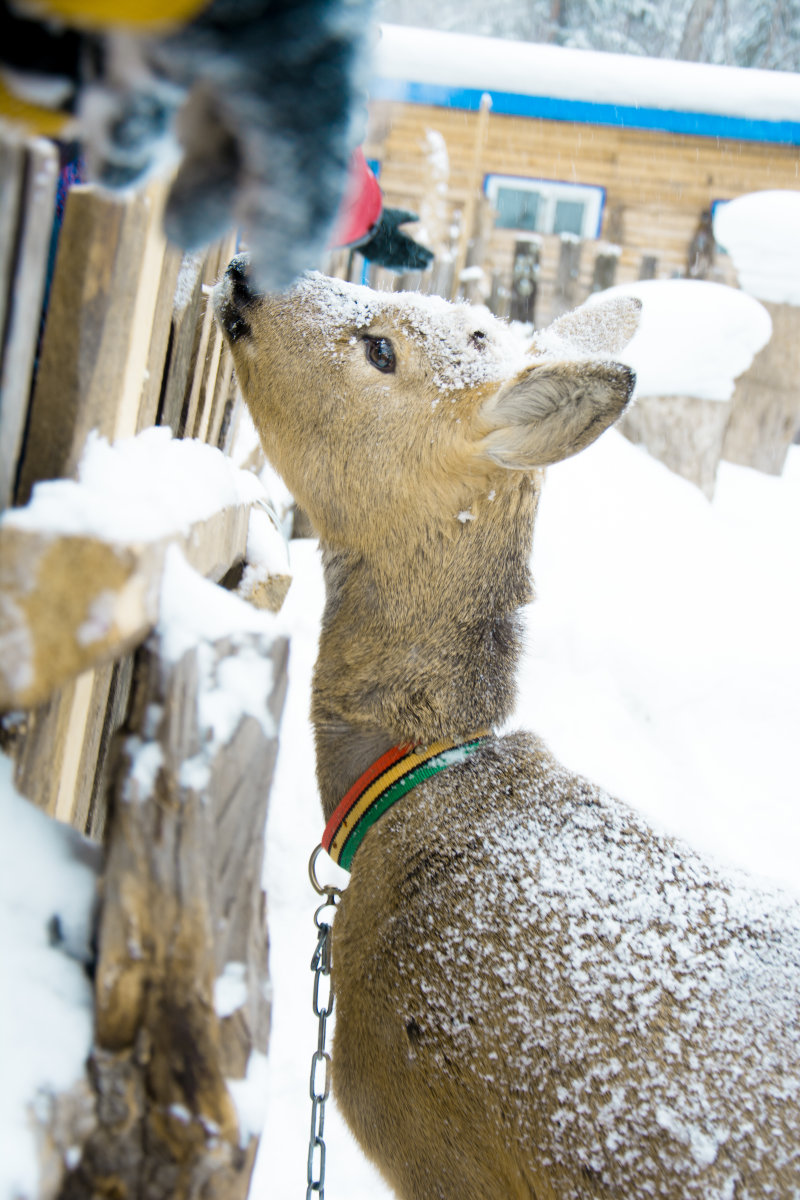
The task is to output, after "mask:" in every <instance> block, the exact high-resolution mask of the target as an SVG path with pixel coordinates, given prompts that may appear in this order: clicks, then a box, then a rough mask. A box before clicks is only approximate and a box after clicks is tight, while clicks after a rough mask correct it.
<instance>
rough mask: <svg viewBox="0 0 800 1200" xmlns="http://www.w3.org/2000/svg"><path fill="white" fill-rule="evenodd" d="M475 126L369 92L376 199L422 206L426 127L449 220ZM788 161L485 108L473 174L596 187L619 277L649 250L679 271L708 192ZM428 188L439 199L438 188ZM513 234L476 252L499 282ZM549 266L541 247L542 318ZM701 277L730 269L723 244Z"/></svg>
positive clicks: (454, 112)
mask: <svg viewBox="0 0 800 1200" xmlns="http://www.w3.org/2000/svg"><path fill="white" fill-rule="evenodd" d="M476 132H477V115H476V114H475V113H470V112H466V111H463V110H459V109H449V108H439V107H433V106H429V105H416V104H399V103H390V102H388V101H381V102H378V103H376V104H374V105H373V108H372V112H371V126H370V135H369V138H368V142H367V153H368V154H369V155H370V156H371V157H374V158H376V159H378V160H379V161H380V164H381V176H380V178H381V186H382V187H383V189H384V192H385V195H386V199H387V203H389V204H392V205H397V206H399V207H405V208H409V209H412V210H413V211H416V212H421V211H424V210H425V208H426V206H428V207H429V206H430V204H431V203H432V196H431V191H430V183H431V176H432V166H431V157H432V149H431V144H432V143H431V134H433V135H434V138H435V141H436V144H437V145H438V147H439V148H438V151H437V153H438V158H439V161H441V159H442V157H444V156H445V155H446V160H447V162H448V164H449V169H448V175H447V197H448V211H449V216H450V223H452V222H453V221H454V220H455V221H457V217H458V213H459V212H460V211H461V210H463V208H464V206H465V203H466V199H467V190H468V185H469V179H470V176H471V172H472V170H473V162H474V153H475V144H476ZM443 148H444V149H443ZM798 161H799V156H798V149H797V147H795V146H780V145H767V144H762V143H756V142H734V141H730V140H726V139H714V138H708V137H689V136H678V135H676V134H670V133H660V132H655V131H653V132H651V131H645V130H630V129H619V128H610V127H605V126H599V125H588V124H578V123H574V122H569V121H546V120H541V119H533V118H522V117H511V116H503V115H497V114H494V113H491V114H490V115H489V118H488V132H487V135H486V139H485V143H484V146H483V150H482V154H481V169H482V174H483V175H486V174H489V173H492V174H504V175H520V176H526V177H528V178H537V179H551V180H561V181H566V182H570V183H583V184H592V185H596V186H599V187H603V188H605V191H606V201H605V206H604V212H603V224H602V229H601V233H600V243H601V246H602V243H609V244H611V245H613V246H617V247H619V250H620V253H619V261H618V268H617V274H616V282H619V283H622V282H626V281H629V280H634V279H638V278H639V277H640V269H641V264H642V259H643V258H648V259H654V260H655V278H659V279H668V278H671V277H673V276H674V275H683V274H684V273H685V270H686V262H687V253H688V248H689V243H690V241H691V239H692V236H693V234H694V232H695V230H696V228H697V225H698V222H699V219H700V214H701V213H702V212H703V210H704V209H707V208H709V207H710V206H711V204H712V202H713V201H715V200H730V199H733V198H734V197H735V196H739V195H742V194H744V193H745V192H750V191H758V190H761V189H765V188H794V187H796V186H797V170H798ZM438 182H440V181H438ZM434 198H435V199H437V202H438V203H439V205H440V206H441V191H440V192H439V193H438V197H434ZM442 223H443V222H442V221H441V219H440V222H439V224H440V225H441V224H442ZM444 225H445V226H446V225H447V222H444ZM517 237H519V233H518V232H517V231H514V230H495V231H494V232H493V234H492V236H491V238H490V239H489V241H488V244H487V251H486V258H485V262H484V268H485V272H486V276H487V279H490V278H491V277H492V275H493V273H494V272H496V271H499V272H500V273H501V274H502V275H503V282H504V284H505V285H506V286H508V285H509V284H510V270H511V264H512V261H513V243H514V241H515V239H516V238H517ZM439 248H440V247H438V246H435V247H434V249H439ZM597 248H598V246H597V243H593V244H592V249H590V251H589V255H590V257H589V258H586V261H585V264H583V265H582V266H581V280H582V284H581V288H582V289H583V288H585V289H586V294H588V291H589V290H591V278H592V274H591V269H590V268H591V267H592V266H593V260H594V257H596V250H597ZM585 255H586V251H584V256H585ZM556 274H557V266H556V267H553V265H552V254H551V255H548V254H547V253H546V252H545V253H544V255H543V260H542V274H541V285H542V288H543V291H544V294H543V298H542V319H541V321H540V323H542V324H544V323H546V322H547V320H549V319H550V313H549V311H547V307H546V304H545V303H544V300H545V297H546V293H547V289H548V286H555V275H556ZM709 278H713V279H715V280H716V281H718V282H723V283H733V282H734V281H735V275H734V272H733V269H732V266H731V264H730V261H729V260H728V258H727V256H726V255H718V257H717V264H716V270H715V273H714V274H713V275H711V276H709ZM554 315H557V314H554Z"/></svg>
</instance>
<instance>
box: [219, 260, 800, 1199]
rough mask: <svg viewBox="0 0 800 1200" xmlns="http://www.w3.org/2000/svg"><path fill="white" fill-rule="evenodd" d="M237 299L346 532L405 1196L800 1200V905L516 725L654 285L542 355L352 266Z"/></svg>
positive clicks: (236, 332) (386, 1118) (268, 447)
mask: <svg viewBox="0 0 800 1200" xmlns="http://www.w3.org/2000/svg"><path fill="white" fill-rule="evenodd" d="M214 307H215V313H216V317H217V320H218V322H219V324H220V326H221V328H222V330H223V333H224V336H225V338H226V339H227V341H228V343H229V345H230V348H231V352H232V355H233V360H234V365H235V370H236V373H237V376H238V380H239V383H240V386H241V389H242V393H243V396H244V398H245V401H246V403H247V405H248V407H249V410H250V413H251V415H252V418H253V421H254V423H255V426H256V428H257V430H258V433H259V436H260V438H261V441H262V444H263V447H264V450H265V453H266V456H267V458H268V459H269V460H270V461H271V463H272V464H273V465H274V467H275V468H276V469H277V471H278V472H279V473H280V475H281V476H282V477H283V479H284V480H285V482H286V484H287V485H288V487H289V489H290V490H291V492H292V493H293V495H294V497H295V499H296V500H297V502H298V503H299V504H300V505H301V506H302V507H303V509H304V510H305V512H306V513H307V514H308V516H309V518H310V521H311V523H312V525H313V527H314V530H315V532H316V533H317V535H318V537H319V544H320V547H321V553H322V562H323V569H324V577H325V587H326V602H325V609H324V614H323V618H322V626H321V632H320V639H319V653H318V658H317V662H316V666H315V671H314V677H313V682H312V697H311V720H312V723H313V727H314V735H315V747H316V757H317V779H318V785H319V792H320V797H321V801H322V809H323V814H324V818H325V821H326V822H327V824H326V829H325V835H324V837H323V841H322V845H323V846H324V847H325V848H326V849H327V850H328V852H329V854H330V855H331V857H332V858H333V859H334V861H335V862H337V863H338V864H339V865H340V866H343V867H346V869H347V870H349V872H350V879H349V883H348V886H347V888H346V890H344V892H343V894H342V897H341V902H340V903H339V905H338V908H337V914H336V919H335V922H334V923H333V934H332V938H333V976H332V980H333V991H334V995H335V1002H336V1012H337V1019H336V1027H335V1033H334V1038H333V1050H332V1057H333V1067H332V1074H333V1092H334V1096H335V1098H336V1100H337V1103H338V1106H339V1108H340V1109H341V1111H342V1113H343V1114H344V1117H345V1120H346V1121H347V1123H348V1124H349V1126H350V1127H351V1129H352V1131H353V1133H354V1135H355V1137H356V1139H357V1140H358V1141H359V1142H360V1144H361V1146H362V1148H363V1150H364V1152H365V1153H366V1155H367V1156H368V1158H370V1159H371V1160H372V1161H373V1162H374V1163H375V1164H376V1165H377V1167H378V1169H379V1171H380V1172H381V1174H382V1175H383V1177H384V1178H385V1179H386V1181H387V1182H388V1184H389V1186H390V1187H391V1188H392V1189H393V1190H394V1192H395V1193H396V1195H397V1196H398V1197H400V1198H402V1200H434V1198H436V1200H451V1198H455V1197H458V1198H459V1200H522V1198H525V1200H531V1198H535V1200H587V1198H592V1200H594V1198H598V1200H599V1198H601V1197H602V1198H611V1197H613V1198H614V1200H644V1198H647V1200H652V1198H653V1197H655V1198H658V1200H755V1198H759V1200H766V1198H767V1197H773V1198H775V1200H790V1198H792V1197H794V1198H795V1200H797V1198H798V1197H800V1103H799V1102H800V904H799V903H798V901H797V899H796V898H795V897H793V896H792V895H791V894H789V893H782V892H780V891H779V890H778V889H774V890H773V889H772V888H771V887H770V886H769V885H768V884H763V885H762V884H756V883H755V882H753V881H751V880H750V879H749V878H748V877H747V876H746V875H745V874H744V873H743V872H740V871H739V870H738V869H736V868H733V869H731V868H728V867H726V866H721V865H719V864H717V863H716V862H714V861H713V860H710V859H707V858H704V857H703V856H701V855H700V854H699V853H697V852H696V851H695V850H694V849H692V848H691V847H690V846H689V845H688V844H686V843H684V842H681V841H680V840H677V839H675V838H673V837H671V836H669V835H668V834H666V833H663V832H661V831H659V830H657V829H655V828H653V827H652V826H651V825H650V824H649V823H648V822H647V820H646V819H645V818H644V817H643V816H641V815H640V814H639V813H638V812H637V811H636V810H635V809H634V808H632V807H630V806H629V805H627V804H625V803H623V802H621V801H619V800H616V799H614V798H613V797H611V796H610V795H608V794H607V793H605V792H604V791H603V789H601V788H600V787H599V786H596V785H595V784H593V783H592V782H590V781H588V780H586V779H584V778H583V777H581V776H579V775H577V774H575V773H574V772H572V771H571V770H569V769H567V768H566V767H565V766H563V765H561V764H560V763H559V762H558V761H556V759H555V758H554V757H553V755H552V754H551V753H550V751H549V750H548V748H547V746H546V745H545V744H544V742H543V741H542V740H541V739H540V738H539V737H537V736H536V735H535V734H534V733H530V732H525V731H511V732H501V727H503V726H504V723H505V722H507V720H508V718H509V715H510V714H511V712H512V709H513V705H514V696H515V682H514V680H515V672H516V668H517V663H518V659H519V654H520V644H521V637H522V631H521V612H522V610H523V608H524V606H525V605H527V604H528V603H529V602H530V601H531V599H532V595H533V592H532V582H531V576H530V568H529V560H530V555H531V545H532V536H533V528H534V520H535V516H536V508H537V503H538V499H539V495H540V491H541V487H542V481H543V475H544V469H545V468H546V467H547V466H548V465H550V464H552V463H555V462H557V461H559V460H561V459H563V458H565V457H567V456H569V455H572V454H574V453H576V452H578V451H580V450H581V449H583V448H584V447H585V446H587V445H588V444H589V443H590V442H592V441H593V440H594V439H595V438H596V437H598V436H599V435H600V434H601V433H602V432H603V431H604V430H605V429H607V428H608V427H609V426H611V425H612V424H613V422H614V421H615V420H616V419H617V418H618V417H619V415H620V414H621V413H622V412H623V411H624V409H625V408H626V406H627V405H628V403H629V401H630V398H631V392H632V389H633V385H634V376H633V372H632V371H631V370H630V369H629V368H628V367H626V366H625V365H623V364H622V363H620V362H619V361H617V360H616V359H615V357H614V356H615V355H619V354H620V352H621V350H622V347H623V346H624V344H625V343H626V342H627V340H628V339H629V338H630V337H631V336H632V334H633V332H634V330H635V328H636V324H637V321H638V310H637V302H635V301H631V300H628V301H624V300H622V301H616V302H611V301H608V302H606V303H605V304H604V303H599V304H596V305H585V306H584V307H583V308H582V309H578V310H576V311H575V312H573V313H570V314H566V315H564V316H562V317H560V318H559V319H558V320H557V321H556V322H555V323H554V324H553V325H552V326H551V327H550V328H549V329H548V330H545V331H542V332H536V333H535V334H534V335H533V339H532V341H531V342H530V343H529V344H527V345H526V344H525V343H523V342H521V341H520V340H519V339H518V338H516V337H514V336H512V333H511V331H510V329H509V327H507V326H506V325H505V324H504V323H503V322H502V321H500V320H498V319H497V318H495V317H493V316H492V315H491V314H489V313H488V312H486V311H484V310H481V309H477V308H473V307H471V306H469V305H466V304H451V303H450V302H447V301H444V300H440V299H438V298H437V297H433V296H420V295H419V294H411V293H378V292H373V291H371V290H370V289H368V288H364V287H360V286H358V285H353V284H349V283H346V282H343V281H341V280H335V279H329V278H326V277H325V276H322V275H319V274H312V275H309V276H306V277H304V278H302V279H301V280H300V281H299V282H297V283H296V285H295V286H294V287H293V288H292V290H291V291H289V292H287V293H283V294H276V295H262V294H259V292H258V291H257V289H256V287H255V286H254V284H253V283H252V281H251V278H250V276H249V274H248V264H247V259H246V257H244V256H238V257H237V258H235V259H234V260H233V261H232V262H231V264H230V265H229V266H228V268H227V271H226V273H225V275H224V277H223V278H222V280H221V281H220V282H219V284H218V285H217V288H216V291H215V294H214ZM609 486H613V481H609ZM632 502H635V498H632ZM569 553H570V549H569V547H568V546H565V547H564V554H565V555H567V554H569ZM620 752H621V753H624V748H621V750H620Z"/></svg>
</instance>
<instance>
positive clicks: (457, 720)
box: [311, 477, 538, 818]
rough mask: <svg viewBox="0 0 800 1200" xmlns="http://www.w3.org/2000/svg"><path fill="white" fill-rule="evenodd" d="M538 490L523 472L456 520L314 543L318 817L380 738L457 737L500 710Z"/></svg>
mask: <svg viewBox="0 0 800 1200" xmlns="http://www.w3.org/2000/svg"><path fill="white" fill-rule="evenodd" d="M537 500H538V485H537V484H536V483H534V481H532V480H529V479H528V478H527V477H523V479H522V481H521V482H520V481H519V480H518V482H517V486H516V487H515V488H513V489H509V490H508V494H507V495H505V496H503V497H497V498H496V499H495V500H494V503H488V502H487V503H485V504H484V505H482V506H481V508H480V510H479V511H478V513H477V514H476V517H475V519H474V521H469V522H464V524H463V526H461V525H460V526H459V528H458V529H456V530H455V531H453V529H452V528H443V529H441V530H439V531H428V534H427V536H426V537H425V538H424V539H417V538H413V539H409V540H408V541H405V540H404V539H403V538H402V537H398V539H397V541H396V542H395V543H394V544H393V545H392V546H391V547H385V548H384V551H383V552H381V553H380V554H373V555H370V556H364V555H361V554H353V553H349V552H346V551H341V550H336V549H334V548H332V547H330V546H324V545H323V548H322V549H323V564H324V571H325V585H326V606H325V612H324V615H323V621H322V633H321V636H320V645H319V655H318V658H317V663H316V667H315V671H314V682H313V690H312V709H311V717H312V722H313V724H314V730H315V737H316V747H317V778H318V782H319V787H320V794H321V796H322V803H323V809H324V811H325V815H326V818H327V817H328V816H330V813H331V812H332V811H333V809H334V808H335V806H336V805H337V804H338V802H339V801H340V800H341V798H342V796H343V795H344V794H345V792H346V791H347V789H348V788H349V787H350V786H351V784H352V783H353V782H354V781H355V780H356V779H357V778H358V777H359V776H360V775H361V774H363V772H364V771H365V770H366V769H367V768H368V767H369V766H370V765H371V763H373V762H374V761H375V760H376V759H377V758H378V757H380V755H381V754H383V753H384V752H385V751H386V750H387V749H389V748H390V747H391V746H394V745H397V744H399V743H402V742H412V743H414V744H416V745H427V744H429V743H431V742H435V741H437V740H439V739H446V738H459V737H468V736H470V735H471V734H473V733H475V732H476V731H477V730H479V729H483V728H492V727H494V726H497V725H499V724H500V723H502V722H503V721H504V720H505V719H506V717H507V716H508V715H509V714H510V712H511V709H512V708H513V703H514V699H515V695H516V679H515V677H516V668H517V663H518V659H519V654H520V649H521V618H520V610H521V608H522V606H523V605H525V604H527V603H528V602H529V601H530V600H531V598H532V586H531V578H530V572H529V568H528V560H529V557H530V549H531V538H532V532H533V520H534V516H535V510H536V503H537Z"/></svg>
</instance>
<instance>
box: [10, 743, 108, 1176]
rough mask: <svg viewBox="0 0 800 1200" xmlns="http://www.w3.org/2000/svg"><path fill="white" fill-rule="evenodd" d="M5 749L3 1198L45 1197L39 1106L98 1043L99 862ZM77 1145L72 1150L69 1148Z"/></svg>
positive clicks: (44, 1111) (74, 1078) (43, 1108)
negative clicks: (38, 798) (94, 977)
mask: <svg viewBox="0 0 800 1200" xmlns="http://www.w3.org/2000/svg"><path fill="white" fill-rule="evenodd" d="M12 774H13V768H12V764H11V761H10V759H8V758H6V757H5V756H4V755H2V754H0V958H1V959H2V977H3V986H2V989H0V1063H2V1081H3V1083H2V1087H0V1129H2V1147H3V1149H2V1154H0V1196H3V1197H15V1196H37V1195H39V1185H40V1180H39V1172H38V1168H37V1162H38V1160H39V1155H38V1152H37V1143H36V1140H35V1138H34V1127H33V1122H32V1119H31V1118H32V1113H33V1112H34V1111H35V1112H36V1113H37V1115H38V1116H39V1117H40V1118H41V1119H42V1120H43V1121H45V1122H46V1121H47V1118H48V1114H49V1110H50V1104H51V1097H53V1096H56V1095H58V1094H60V1093H63V1092H66V1091H67V1090H69V1089H70V1088H71V1087H72V1086H73V1085H74V1084H76V1083H77V1082H78V1081H80V1080H81V1079H82V1078H83V1076H84V1071H85V1063H86V1060H87V1058H88V1055H89V1051H90V1049H91V1045H92V1029H93V1011H94V1010H93V1002H92V988H91V984H90V982H89V978H88V976H87V974H86V971H85V969H84V963H86V962H88V961H89V960H90V958H91V948H90V941H91V919H92V909H93V906H94V901H95V887H96V882H97V871H98V870H99V863H98V862H97V860H96V855H97V854H98V853H99V852H98V851H97V849H96V847H92V846H90V845H89V843H87V842H86V841H85V840H84V839H83V838H81V837H80V836H79V835H78V834H77V833H76V832H75V831H74V830H71V829H67V828H65V827H64V826H63V825H58V824H57V823H56V822H55V821H53V820H51V819H50V818H49V817H47V816H45V814H44V813H42V812H40V811H39V810H38V809H36V808H35V807H34V806H33V805H32V804H29V803H28V801H27V800H23V799H22V797H21V796H19V795H18V793H17V792H16V790H15V788H14V784H13V779H12ZM67 1149H69V1148H67Z"/></svg>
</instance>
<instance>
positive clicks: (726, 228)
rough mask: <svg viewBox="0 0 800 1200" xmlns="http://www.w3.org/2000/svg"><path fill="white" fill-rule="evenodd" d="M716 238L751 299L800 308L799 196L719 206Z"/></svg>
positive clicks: (758, 195) (759, 196)
mask: <svg viewBox="0 0 800 1200" xmlns="http://www.w3.org/2000/svg"><path fill="white" fill-rule="evenodd" d="M714 237H715V238H716V239H717V241H718V242H719V244H720V245H721V246H724V247H725V249H726V250H727V251H728V253H729V254H730V256H731V258H732V259H733V262H734V265H735V267H736V270H737V271H738V273H739V284H740V286H741V287H742V288H743V289H744V290H745V291H746V292H749V293H750V295H751V296H757V297H758V298H759V300H770V301H772V302H773V303H775V304H800V192H789V191H783V192H779V191H768V192H750V193H749V194H748V195H746V196H739V197H738V198H737V199H736V200H731V201H730V202H729V203H728V204H720V205H718V206H717V208H716V210H715V213H714Z"/></svg>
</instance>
